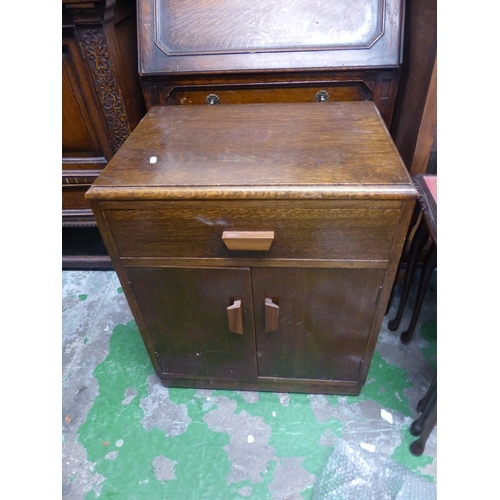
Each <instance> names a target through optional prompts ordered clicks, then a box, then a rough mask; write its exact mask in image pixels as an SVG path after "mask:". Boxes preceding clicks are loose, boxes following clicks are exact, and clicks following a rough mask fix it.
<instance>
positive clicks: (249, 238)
mask: <svg viewBox="0 0 500 500" xmlns="http://www.w3.org/2000/svg"><path fill="white" fill-rule="evenodd" d="M273 240H274V231H224V232H223V233H222V241H224V243H225V245H226V247H227V248H228V249H229V250H269V249H270V248H271V244H272V242H273Z"/></svg>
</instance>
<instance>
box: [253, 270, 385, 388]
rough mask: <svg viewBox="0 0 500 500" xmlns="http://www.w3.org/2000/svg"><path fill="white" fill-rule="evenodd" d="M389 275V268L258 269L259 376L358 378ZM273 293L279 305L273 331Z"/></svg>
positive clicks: (257, 324)
mask: <svg viewBox="0 0 500 500" xmlns="http://www.w3.org/2000/svg"><path fill="white" fill-rule="evenodd" d="M384 275H385V270H383V269H302V268H293V269H281V268H279V269H278V268H271V269H269V268H258V269H252V283H253V286H254V301H255V328H256V338H257V356H258V365H259V376H261V377H284V378H305V379H318V380H351V381H357V380H358V379H359V374H360V369H361V364H362V362H363V360H364V357H365V349H366V344H367V341H368V337H369V335H370V333H371V328H372V323H373V316H374V313H375V309H376V306H377V300H378V298H379V291H380V288H381V286H382V283H383V279H384ZM267 298H269V299H272V302H273V303H274V304H276V305H277V306H278V307H279V317H278V321H277V327H276V328H275V329H272V330H271V331H266V330H267V328H266V319H265V315H266V308H265V300H266V299H267ZM325 353H327V354H326V355H325ZM313 360H314V361H313ZM312 361H313V362H312Z"/></svg>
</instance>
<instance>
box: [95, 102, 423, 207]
mask: <svg viewBox="0 0 500 500" xmlns="http://www.w3.org/2000/svg"><path fill="white" fill-rule="evenodd" d="M182 193H184V195H185V196H181V195H182ZM279 193H281V194H279ZM356 193H359V195H360V196H361V195H363V194H364V195H365V196H370V193H371V195H373V196H384V194H385V196H388V197H412V198H415V197H416V191H415V189H414V188H413V186H412V183H411V179H410V176H409V175H408V172H407V170H406V168H405V166H404V164H403V162H402V160H401V158H400V156H399V153H398V152H397V149H396V147H395V146H394V143H393V141H392V139H391V137H390V135H389V133H388V131H387V128H386V127H385V125H384V123H383V121H382V119H381V117H380V115H379V113H378V111H377V110H376V108H375V106H374V105H373V103H371V102H352V103H307V104H240V105H219V106H165V107H153V108H151V110H150V111H149V112H148V113H147V115H146V116H145V117H144V119H143V120H142V121H141V122H140V124H139V125H138V126H137V127H136V129H135V130H134V131H133V132H132V134H131V135H130V137H129V138H128V139H127V140H126V141H125V143H124V144H123V146H122V147H121V148H120V149H119V150H118V152H117V153H116V155H115V156H114V157H113V159H112V160H111V161H110V162H109V164H108V165H107V166H106V168H105V169H104V171H103V172H102V173H101V175H100V176H99V178H98V179H97V180H96V181H95V183H94V185H93V187H92V188H91V189H90V190H89V193H88V197H89V198H97V199H99V198H101V199H104V198H113V197H116V196H120V195H121V196H127V197H128V196H130V197H139V198H142V197H153V198H170V197H177V196H181V197H188V198H193V197H195V198H196V197H201V198H207V197H237V198H240V197H260V198H262V197H265V198H269V197H282V196H287V197H291V198H293V197H300V198H304V197H306V198H307V197H309V198H323V197H334V198H335V197H339V196H351V197H352V196H356Z"/></svg>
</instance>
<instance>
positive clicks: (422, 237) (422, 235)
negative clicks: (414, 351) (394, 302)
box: [387, 220, 429, 332]
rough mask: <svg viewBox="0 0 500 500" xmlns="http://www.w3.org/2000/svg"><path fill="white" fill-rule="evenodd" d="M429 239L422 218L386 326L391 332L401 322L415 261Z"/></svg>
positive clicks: (413, 273)
mask: <svg viewBox="0 0 500 500" xmlns="http://www.w3.org/2000/svg"><path fill="white" fill-rule="evenodd" d="M428 239H429V232H428V230H427V226H426V224H425V222H424V221H423V220H421V221H420V223H419V225H418V228H417V230H416V231H415V235H414V236H413V241H412V242H411V245H410V256H409V259H408V266H407V268H406V273H405V279H404V282H403V291H402V292H401V299H400V302H399V306H398V310H397V312H396V316H395V317H394V318H393V319H391V320H390V321H389V322H388V323H387V327H388V328H389V330H391V332H394V331H396V330H397V329H398V328H399V324H400V323H401V318H402V317H403V312H404V309H405V306H406V301H407V300H408V295H409V294H410V288H411V284H412V281H413V276H414V275H415V270H416V267H417V261H418V257H419V255H420V253H421V252H422V249H423V248H424V246H425V244H426V243H427V241H428Z"/></svg>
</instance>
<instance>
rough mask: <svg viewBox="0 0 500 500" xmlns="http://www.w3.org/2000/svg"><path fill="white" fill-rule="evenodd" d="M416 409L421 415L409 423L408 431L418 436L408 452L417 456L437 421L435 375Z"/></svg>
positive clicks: (421, 451)
mask: <svg viewBox="0 0 500 500" xmlns="http://www.w3.org/2000/svg"><path fill="white" fill-rule="evenodd" d="M417 411H419V412H421V415H420V417H418V418H417V419H416V420H415V421H414V422H413V423H412V424H411V426H410V432H411V434H412V435H414V436H418V437H419V438H418V439H417V440H416V441H414V442H413V443H411V445H410V452H411V454H412V455H414V456H416V457H419V456H420V455H422V453H423V452H424V450H425V445H426V443H427V439H428V437H429V435H430V433H431V432H432V430H433V429H434V427H435V426H436V422H437V375H434V379H433V380H432V383H431V385H430V387H429V389H428V391H427V393H426V394H425V396H424V397H423V398H422V399H421V400H420V401H419V402H418V404H417Z"/></svg>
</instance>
